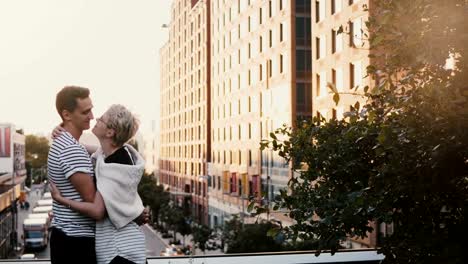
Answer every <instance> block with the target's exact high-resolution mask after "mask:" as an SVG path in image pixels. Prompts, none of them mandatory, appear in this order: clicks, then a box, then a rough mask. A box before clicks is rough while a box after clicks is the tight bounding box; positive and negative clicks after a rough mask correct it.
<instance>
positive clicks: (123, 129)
mask: <svg viewBox="0 0 468 264" xmlns="http://www.w3.org/2000/svg"><path fill="white" fill-rule="evenodd" d="M106 116H107V126H108V127H109V128H111V129H114V131H115V134H114V138H113V141H114V143H115V144H116V145H117V146H122V145H123V144H125V143H127V142H128V141H129V140H130V139H131V138H132V137H133V136H135V134H136V132H137V130H138V127H139V125H140V124H139V123H140V122H139V120H138V119H137V118H136V117H135V116H134V115H133V114H132V113H131V112H130V111H129V110H128V109H127V108H126V107H125V106H123V105H120V104H114V105H111V106H110V107H109V109H108V110H107V111H106Z"/></svg>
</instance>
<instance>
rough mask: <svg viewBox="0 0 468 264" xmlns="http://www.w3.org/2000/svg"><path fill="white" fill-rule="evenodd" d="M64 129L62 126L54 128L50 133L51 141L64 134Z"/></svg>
mask: <svg viewBox="0 0 468 264" xmlns="http://www.w3.org/2000/svg"><path fill="white" fill-rule="evenodd" d="M65 131H66V130H65V128H63V127H62V124H60V125H58V126H56V127H55V128H54V130H53V131H52V139H56V138H58V137H60V135H62V133H63V132H65Z"/></svg>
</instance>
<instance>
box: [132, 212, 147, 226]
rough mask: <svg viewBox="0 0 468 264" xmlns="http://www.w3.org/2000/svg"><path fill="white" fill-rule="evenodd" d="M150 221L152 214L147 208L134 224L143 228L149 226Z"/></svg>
mask: <svg viewBox="0 0 468 264" xmlns="http://www.w3.org/2000/svg"><path fill="white" fill-rule="evenodd" d="M149 219H150V213H149V210H148V209H147V208H145V209H143V212H141V214H140V215H139V216H138V217H137V218H135V219H134V220H133V222H135V223H137V225H139V226H141V225H144V224H147V223H148V222H149Z"/></svg>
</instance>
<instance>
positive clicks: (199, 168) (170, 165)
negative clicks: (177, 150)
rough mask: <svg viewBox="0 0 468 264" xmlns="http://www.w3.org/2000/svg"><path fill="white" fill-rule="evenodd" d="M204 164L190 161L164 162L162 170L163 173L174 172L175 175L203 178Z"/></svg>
mask: <svg viewBox="0 0 468 264" xmlns="http://www.w3.org/2000/svg"><path fill="white" fill-rule="evenodd" d="M203 166H204V165H203V163H202V162H190V161H169V160H162V161H161V164H160V168H161V170H163V171H173V172H175V173H180V174H185V175H193V176H202V174H203V171H205V168H204V167H203Z"/></svg>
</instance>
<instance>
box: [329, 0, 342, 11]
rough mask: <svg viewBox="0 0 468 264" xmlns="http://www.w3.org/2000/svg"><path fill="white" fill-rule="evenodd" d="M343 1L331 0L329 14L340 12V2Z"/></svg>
mask: <svg viewBox="0 0 468 264" xmlns="http://www.w3.org/2000/svg"><path fill="white" fill-rule="evenodd" d="M342 1H343V0H332V2H331V14H332V15H333V14H336V13H338V12H340V11H341V2H342Z"/></svg>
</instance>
